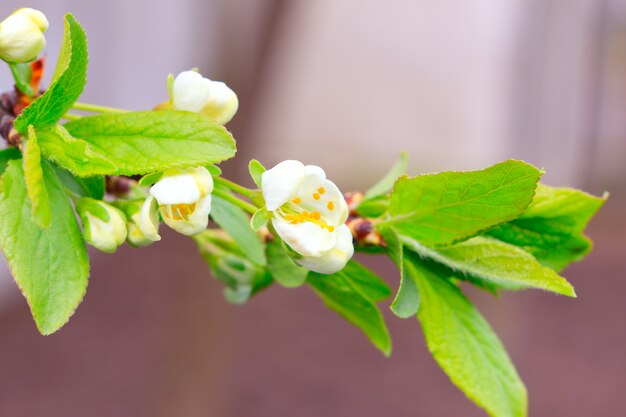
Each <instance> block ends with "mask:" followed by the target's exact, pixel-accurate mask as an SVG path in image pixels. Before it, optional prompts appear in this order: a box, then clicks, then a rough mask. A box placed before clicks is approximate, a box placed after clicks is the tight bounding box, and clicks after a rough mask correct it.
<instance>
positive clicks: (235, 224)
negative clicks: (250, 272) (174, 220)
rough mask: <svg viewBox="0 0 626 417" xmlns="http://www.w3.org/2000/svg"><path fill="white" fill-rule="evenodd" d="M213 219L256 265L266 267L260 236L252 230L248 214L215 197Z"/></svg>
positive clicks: (212, 208) (213, 200)
mask: <svg viewBox="0 0 626 417" xmlns="http://www.w3.org/2000/svg"><path fill="white" fill-rule="evenodd" d="M211 218H212V219H213V220H214V221H215V223H217V224H219V225H220V227H222V229H224V230H225V231H226V233H228V234H229V235H230V236H231V237H232V238H233V240H234V241H235V242H236V243H237V244H238V245H239V247H241V250H242V251H243V253H245V254H246V256H247V257H248V258H249V259H250V260H251V261H252V262H254V263H255V264H257V265H266V264H267V260H266V258H265V250H264V248H263V243H262V242H261V239H260V238H259V236H258V235H257V234H256V233H255V232H254V230H252V229H251V228H250V221H249V219H248V216H247V215H246V213H245V212H244V211H243V210H241V209H240V208H239V207H237V206H235V205H234V204H232V203H229V202H228V201H226V200H224V199H222V198H220V197H218V196H216V195H213V198H212V202H211Z"/></svg>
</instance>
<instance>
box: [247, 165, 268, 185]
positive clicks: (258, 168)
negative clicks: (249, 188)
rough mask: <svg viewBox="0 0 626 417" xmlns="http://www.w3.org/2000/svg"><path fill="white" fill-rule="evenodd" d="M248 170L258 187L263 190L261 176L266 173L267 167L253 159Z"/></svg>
mask: <svg viewBox="0 0 626 417" xmlns="http://www.w3.org/2000/svg"><path fill="white" fill-rule="evenodd" d="M248 170H249V171H250V176H251V177H252V180H253V181H254V183H255V184H256V186H257V187H259V188H261V175H263V173H264V172H265V171H266V169H265V167H264V166H263V165H262V164H261V163H260V162H259V161H257V160H256V159H253V160H251V161H250V163H249V164H248Z"/></svg>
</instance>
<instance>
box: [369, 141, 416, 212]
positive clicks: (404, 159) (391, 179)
mask: <svg viewBox="0 0 626 417" xmlns="http://www.w3.org/2000/svg"><path fill="white" fill-rule="evenodd" d="M408 163H409V154H408V153H406V152H400V156H399V157H398V160H397V161H396V163H395V164H394V165H393V166H392V167H391V169H390V170H389V172H387V174H385V176H384V177H383V178H382V179H381V180H380V181H378V182H377V183H376V184H375V185H373V186H372V187H371V188H370V189H369V190H367V191H366V192H365V195H364V198H365V201H367V200H369V199H372V198H374V197H378V196H382V195H385V194H387V193H388V192H389V191H391V189H392V188H393V184H394V183H395V182H396V180H397V179H398V178H399V177H400V176H402V175H404V174H406V170H407V166H408Z"/></svg>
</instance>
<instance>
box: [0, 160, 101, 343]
mask: <svg viewBox="0 0 626 417" xmlns="http://www.w3.org/2000/svg"><path fill="white" fill-rule="evenodd" d="M43 173H44V180H45V183H46V188H47V190H48V196H49V198H50V207H51V212H52V221H51V222H50V226H49V227H48V228H46V229H41V228H40V227H39V226H37V224H36V223H34V222H33V221H32V219H31V211H32V208H31V204H30V202H29V200H28V196H27V193H26V184H25V182H24V170H23V168H22V163H21V161H20V160H14V161H11V162H9V165H8V168H7V170H6V172H5V174H4V175H3V176H2V180H1V182H0V187H1V193H0V246H2V251H3V252H4V256H5V258H6V260H7V262H8V264H9V267H10V269H11V272H12V274H13V277H14V278H15V281H16V282H17V285H18V286H19V287H20V289H21V290H22V293H23V294H24V296H25V297H26V300H27V301H28V304H29V306H30V309H31V312H32V314H33V317H34V319H35V322H36V323H37V327H38V328H39V330H40V331H41V333H43V334H50V333H54V332H55V331H57V330H58V329H59V328H60V327H61V326H63V325H64V324H65V323H66V322H67V321H68V320H69V318H70V316H71V315H72V314H73V313H74V311H75V310H76V307H77V306H78V304H79V303H80V302H81V300H82V298H83V296H84V294H85V291H86V289H87V277H88V275H89V260H88V258H87V249H86V248H85V242H84V240H83V236H82V235H81V232H80V229H79V227H78V224H77V222H76V217H75V215H74V212H73V210H72V207H71V205H70V202H69V200H68V196H67V194H66V193H65V191H64V190H63V187H62V186H61V184H60V182H59V181H58V179H57V178H56V176H55V174H54V171H53V170H52V168H51V167H49V166H47V165H46V164H44V165H43Z"/></svg>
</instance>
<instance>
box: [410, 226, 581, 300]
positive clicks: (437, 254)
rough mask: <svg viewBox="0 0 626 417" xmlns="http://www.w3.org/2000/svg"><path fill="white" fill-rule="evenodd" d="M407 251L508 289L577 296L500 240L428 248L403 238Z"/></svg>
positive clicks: (480, 239) (481, 239) (566, 284)
mask: <svg viewBox="0 0 626 417" xmlns="http://www.w3.org/2000/svg"><path fill="white" fill-rule="evenodd" d="M401 240H402V242H403V243H404V244H405V245H406V247H407V249H411V250H412V251H414V252H415V253H417V254H419V255H421V256H423V257H428V258H431V259H433V260H435V261H437V262H439V263H441V264H443V265H445V266H447V267H448V268H451V269H453V270H454V271H457V272H459V273H460V274H459V276H458V278H463V275H464V274H468V275H472V276H474V277H477V278H481V279H484V280H487V281H491V282H494V283H495V284H497V285H498V286H500V287H502V288H505V289H520V288H539V289H542V290H546V291H552V292H555V293H557V294H563V295H566V296H568V297H576V293H575V292H574V288H573V287H572V286H571V284H570V283H569V282H567V281H566V280H565V278H563V277H561V276H559V275H558V274H557V273H556V272H554V271H553V270H552V269H550V268H547V267H544V266H542V265H541V264H540V263H539V262H537V260H536V259H535V258H534V257H533V256H532V255H531V254H529V253H528V252H525V251H524V250H523V249H520V248H518V247H517V246H513V245H509V244H508V243H504V242H500V241H499V240H496V239H492V238H488V237H482V236H477V237H474V238H471V239H469V240H466V241H464V242H461V243H457V244H455V245H451V246H446V247H440V248H435V249H431V248H427V247H425V246H423V245H420V244H419V243H418V242H416V241H415V240H413V239H411V238H408V237H405V236H402V237H401Z"/></svg>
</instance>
